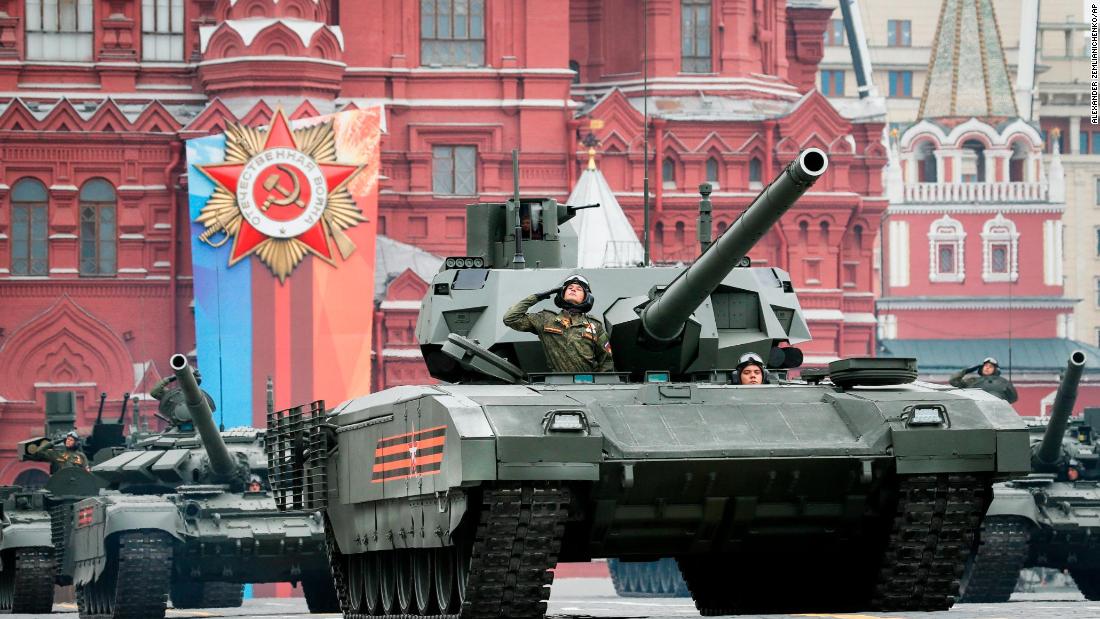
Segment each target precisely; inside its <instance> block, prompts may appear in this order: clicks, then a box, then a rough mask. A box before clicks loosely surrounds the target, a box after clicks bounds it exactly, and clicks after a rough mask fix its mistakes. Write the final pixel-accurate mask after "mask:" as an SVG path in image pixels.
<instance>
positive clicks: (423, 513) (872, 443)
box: [267, 149, 1030, 617]
mask: <svg viewBox="0 0 1100 619" xmlns="http://www.w3.org/2000/svg"><path fill="white" fill-rule="evenodd" d="M827 165H828V161H827V157H826V155H825V153H823V152H821V151H820V150H816V149H809V150H806V151H804V152H802V153H801V154H800V155H799V156H798V158H797V159H796V160H795V161H793V162H791V163H790V164H789V165H787V166H786V167H785V168H784V169H783V170H782V171H781V173H780V174H779V176H778V177H777V178H776V179H775V180H773V181H772V182H771V183H770V184H769V185H768V187H766V188H765V189H764V191H763V192H762V193H761V194H760V195H759V196H757V197H756V199H755V200H754V201H753V202H752V204H751V205H750V206H749V207H748V208H747V209H746V210H745V211H744V213H742V214H741V216H740V217H739V218H738V219H737V220H736V221H735V222H734V223H733V224H732V225H731V226H730V227H729V228H728V229H727V230H726V231H725V233H724V234H723V235H722V236H721V237H719V238H718V239H717V240H716V241H715V242H714V243H712V244H711V245H709V246H708V247H707V249H706V250H705V251H704V252H703V253H702V255H701V256H700V257H699V258H698V260H696V261H695V262H694V263H693V264H692V265H691V266H690V267H688V268H671V267H668V268H665V267H648V268H640V267H639V268H616V269H578V268H569V267H567V266H564V267H563V266H562V265H561V264H560V263H559V262H555V260H554V258H553V256H554V251H552V250H551V249H550V248H548V246H547V245H548V244H554V243H560V239H558V238H556V236H555V235H554V234H553V233H552V231H545V230H544V234H543V236H542V238H541V239H531V240H523V239H522V238H519V239H517V236H519V235H518V234H517V232H518V229H519V225H518V222H516V221H513V217H514V216H515V213H516V211H517V210H519V209H517V208H516V207H517V205H523V204H527V205H528V206H534V205H537V206H538V207H539V209H540V211H541V212H550V213H555V214H556V215H557V216H558V220H557V223H558V224H560V223H561V222H562V221H567V219H568V217H569V215H570V213H569V209H568V208H567V207H564V206H563V205H560V204H557V203H556V202H555V201H554V200H550V199H539V200H530V199H520V198H519V196H518V195H517V196H516V197H515V198H513V199H512V200H510V201H509V202H507V203H484V204H474V205H471V206H469V207H468V208H467V222H468V230H469V233H468V234H469V236H468V239H467V252H466V253H467V255H465V256H454V257H449V258H447V259H446V260H445V262H444V265H443V267H442V269H441V271H440V272H439V273H438V275H436V276H435V278H434V279H433V281H432V282H431V286H430V289H429V292H428V295H427V296H426V297H425V299H424V301H423V303H422V305H421V311H420V315H419V319H418V322H417V327H416V335H417V339H418V342H419V345H420V350H421V353H422V354H423V357H424V360H425V362H426V364H427V367H428V369H429V371H430V372H431V374H432V376H433V377H435V378H437V379H439V380H440V381H444V382H441V383H440V384H435V385H421V386H402V387H395V388H392V389H387V390H384V391H380V392H377V393H372V394H369V395H363V396H360V397H355V398H352V399H349V400H347V401H345V402H342V403H339V404H337V405H335V407H333V408H331V409H329V408H328V407H327V406H326V404H325V403H324V402H323V401H320V400H318V401H314V402H311V403H303V404H301V405H299V406H296V407H294V408H291V409H287V410H284V411H279V412H277V413H274V414H273V415H272V416H271V417H270V418H269V421H268V432H269V437H270V440H269V441H268V444H267V448H268V457H269V460H270V468H271V470H272V472H273V483H274V485H275V491H276V495H277V496H281V497H282V498H281V499H279V500H280V501H283V502H284V503H285V505H286V506H287V507H288V508H304V509H320V510H323V511H324V514H325V518H326V530H327V532H328V535H329V557H330V560H331V562H332V568H333V574H334V578H335V580H336V585H337V591H338V593H339V595H340V598H341V604H342V607H343V610H344V613H345V615H346V616H349V617H350V616H356V617H358V616H380V615H405V616H422V615H432V614H443V615H450V616H461V617H482V616H494V617H496V616H507V617H541V616H543V615H544V613H545V609H546V600H547V597H548V594H549V584H550V583H551V581H552V580H553V572H552V570H553V568H554V567H555V565H556V564H557V563H558V562H559V561H588V560H591V559H593V558H600V557H606V558H611V559H618V560H623V561H654V560H658V559H662V558H672V559H674V560H675V561H676V562H677V564H678V566H679V568H680V571H681V573H682V574H683V578H684V580H685V582H686V583H687V588H688V589H689V590H690V592H691V596H692V597H693V598H694V601H695V604H696V606H697V608H698V609H699V610H700V612H702V614H704V615H719V614H738V613H761V614H764V613H780V612H788V613H789V612H827V611H848V610H860V609H863V610H866V609H879V610H885V611H893V610H937V609H944V608H947V607H949V606H951V605H952V603H953V602H954V601H955V599H956V596H957V595H958V575H959V574H960V573H961V572H962V570H963V567H964V565H965V563H966V560H967V557H968V555H969V553H970V550H971V548H972V545H973V543H974V541H975V539H976V536H977V534H978V530H979V526H980V524H981V519H982V516H983V514H984V512H985V509H986V507H987V505H988V502H989V499H990V496H991V489H992V484H993V483H994V482H995V481H998V480H1004V479H1009V478H1011V477H1014V476H1019V475H1021V474H1022V473H1023V472H1026V471H1027V470H1028V468H1029V458H1030V452H1029V449H1028V439H1027V430H1026V428H1025V427H1024V424H1023V422H1022V421H1021V420H1020V419H1019V417H1018V416H1017V415H1016V413H1015V412H1014V411H1013V409H1012V408H1011V407H1010V406H1009V405H1008V404H1006V403H1004V402H1002V401H999V400H997V399H996V398H993V397H988V394H985V393H984V392H983V393H969V392H966V391H963V390H955V389H949V388H944V387H940V386H936V385H928V384H923V383H916V382H913V381H914V379H915V377H916V370H917V367H916V363H915V361H914V360H912V359H846V360H841V361H837V362H834V363H832V364H830V365H829V368H828V370H827V371H826V370H824V369H821V370H819V371H817V372H813V373H807V372H804V376H805V378H806V379H807V380H793V379H789V378H788V377H787V373H788V372H791V370H794V369H795V368H797V367H798V366H799V365H800V363H801V362H802V357H803V355H802V354H801V352H800V350H799V349H798V348H797V346H796V345H797V344H799V343H802V342H805V341H808V340H809V337H810V333H809V329H808V328H807V325H806V320H805V316H804V314H803V312H802V309H801V307H800V305H799V302H798V298H797V295H796V293H795V290H794V286H793V284H792V282H791V278H790V276H789V275H788V274H787V273H786V272H785V271H783V270H782V269H779V268H776V267H773V266H756V267H753V266H751V260H749V259H748V258H747V254H748V252H749V251H750V250H751V249H752V247H753V244H754V243H756V242H757V241H758V240H759V239H760V238H761V237H762V236H763V235H764V234H765V233H767V232H768V230H769V228H770V227H771V226H773V225H774V224H775V222H776V221H778V220H779V218H780V217H782V215H783V213H784V212H786V211H787V210H788V209H789V208H790V207H791V206H792V205H793V204H794V203H795V201H796V200H797V199H798V198H799V196H801V195H802V194H803V193H804V192H805V191H806V190H807V189H809V188H810V186H811V185H813V183H814V182H815V181H816V180H817V179H818V178H819V177H820V176H821V175H822V174H823V173H825V171H826V168H827ZM517 194H518V191H517ZM486 230H492V233H489V232H486ZM558 249H559V251H558V255H562V254H564V253H565V252H564V250H561V248H560V247H559V248H558ZM535 256H540V258H538V259H535V258H534V257H535ZM520 267H528V268H520ZM529 267H536V268H529ZM574 274H579V275H582V276H584V277H585V278H587V279H588V281H589V282H591V285H592V291H593V293H594V296H595V301H594V304H593V309H592V310H591V311H590V312H589V315H590V316H591V317H593V318H595V319H598V320H600V321H602V323H603V325H605V327H606V328H607V330H608V331H609V338H610V342H611V347H612V350H613V354H614V366H615V371H613V372H603V373H599V372H580V373H555V372H551V371H549V368H548V366H547V363H546V359H545V356H544V354H543V351H542V348H541V345H540V342H539V340H538V339H537V338H536V337H535V335H534V334H530V333H522V332H518V331H513V330H511V329H509V328H507V327H506V326H505V325H504V324H503V322H502V320H503V316H504V315H505V313H506V312H507V310H508V308H509V306H511V305H512V304H514V303H516V302H517V301H519V300H520V298H522V297H523V296H524V295H526V294H530V293H534V292H538V291H542V290H547V289H549V288H551V287H555V286H560V285H561V282H562V281H563V280H564V279H565V278H566V277H568V276H571V275H574ZM543 307H545V306H543ZM535 309H540V306H535ZM747 352H755V353H757V354H759V355H760V356H761V357H762V358H763V359H765V360H767V361H768V366H769V374H770V375H771V376H770V380H769V382H770V384H766V385H756V386H750V385H734V384H732V372H733V370H734V368H735V366H736V365H737V363H738V361H739V357H740V356H741V355H742V354H744V353H747ZM921 557H931V559H930V560H927V561H925V560H923V559H922V558H921ZM792 590H793V591H795V592H796V593H797V594H795V595H792Z"/></svg>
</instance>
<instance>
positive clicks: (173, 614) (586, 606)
mask: <svg viewBox="0 0 1100 619" xmlns="http://www.w3.org/2000/svg"><path fill="white" fill-rule="evenodd" d="M1012 600H1013V601H1012V602H1010V603H1008V604H958V605H956V606H955V607H954V608H952V609H951V610H950V611H948V612H939V613H912V612H906V613H876V612H865V613H855V614H840V613H820V614H806V615H768V616H767V617H768V618H769V619H795V618H802V617H815V618H820V619H1098V618H1100V602H1088V601H1085V600H1084V599H1083V598H1082V597H1081V596H1080V594H1078V593H1077V592H1070V591H1065V590H1062V591H1057V592H1051V593H1028V594H1016V595H1014V596H1013V598H1012ZM9 616H10V617H13V618H15V617H18V618H30V617H42V618H47V617H48V618H55V619H75V617H76V616H77V615H76V606H75V605H74V604H57V605H55V606H54V614H52V615H9ZM550 616H551V617H554V618H561V619H572V618H588V617H624V618H627V617H628V618H630V619H635V618H637V619H641V618H646V619H650V618H652V619H672V618H679V617H698V616H699V614H698V613H697V612H695V607H694V606H693V605H692V602H691V600H689V599H676V598H670V599H644V598H620V597H617V596H616V595H615V593H614V591H613V590H612V588H611V582H610V581H609V580H606V579H599V578H571V579H567V580H562V581H559V582H558V583H556V584H555V585H554V594H553V596H552V598H551V601H550ZM763 616H764V615H743V616H742V617H743V618H745V619H760V618H761V617H763ZM167 617H168V619H206V618H209V617H235V618H239V619H250V618H256V619H261V618H262V619H272V618H295V619H306V618H310V617H312V618H316V619H322V618H325V619H332V618H336V617H339V615H310V614H308V613H306V610H305V602H304V601H302V600H301V599H270V598H268V599H257V600H247V601H246V602H245V605H244V607H243V608H232V609H229V608H226V609H210V610H187V611H183V610H174V609H169V610H168V616H167Z"/></svg>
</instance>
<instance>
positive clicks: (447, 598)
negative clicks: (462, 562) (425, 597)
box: [425, 546, 458, 614]
mask: <svg viewBox="0 0 1100 619" xmlns="http://www.w3.org/2000/svg"><path fill="white" fill-rule="evenodd" d="M432 552H433V554H434V555H435V557H434V560H433V561H432V567H433V568H434V569H433V570H432V579H433V582H432V588H433V589H434V590H435V602H436V609H437V610H438V611H439V612H440V613H443V614H447V613H451V612H454V611H455V610H457V609H458V601H457V600H456V599H455V597H456V596H455V564H456V563H457V561H458V559H457V556H458V553H456V552H455V548H454V546H447V547H444V548H436V549H434V550H433V551H432ZM425 614H426V613H425Z"/></svg>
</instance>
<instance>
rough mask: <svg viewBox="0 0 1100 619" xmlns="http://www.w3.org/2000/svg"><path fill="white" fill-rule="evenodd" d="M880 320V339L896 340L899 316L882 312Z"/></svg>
mask: <svg viewBox="0 0 1100 619" xmlns="http://www.w3.org/2000/svg"><path fill="white" fill-rule="evenodd" d="M878 318H879V320H878V339H880V340H894V339H897V337H898V317H897V316H896V315H894V314H880V315H879V317H878Z"/></svg>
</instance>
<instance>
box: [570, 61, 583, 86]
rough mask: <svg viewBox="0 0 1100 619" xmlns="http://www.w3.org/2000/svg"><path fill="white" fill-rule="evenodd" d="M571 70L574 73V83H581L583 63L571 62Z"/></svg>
mask: <svg viewBox="0 0 1100 619" xmlns="http://www.w3.org/2000/svg"><path fill="white" fill-rule="evenodd" d="M569 70H570V71H572V72H573V83H574V84H580V83H581V63H579V62H577V61H576V60H570V61H569Z"/></svg>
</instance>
